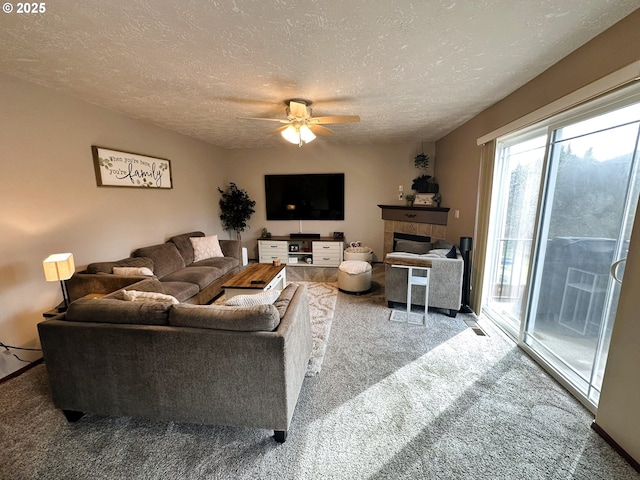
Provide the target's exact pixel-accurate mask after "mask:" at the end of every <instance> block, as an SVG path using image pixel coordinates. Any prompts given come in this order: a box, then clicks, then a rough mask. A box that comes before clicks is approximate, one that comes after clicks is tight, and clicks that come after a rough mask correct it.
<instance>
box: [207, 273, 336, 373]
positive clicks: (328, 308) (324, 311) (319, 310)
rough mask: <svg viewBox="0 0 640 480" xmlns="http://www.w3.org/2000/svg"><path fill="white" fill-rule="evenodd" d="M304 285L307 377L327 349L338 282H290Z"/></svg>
mask: <svg viewBox="0 0 640 480" xmlns="http://www.w3.org/2000/svg"><path fill="white" fill-rule="evenodd" d="M290 283H298V284H302V285H306V287H307V293H308V296H309V315H310V317H311V336H312V338H313V350H312V351H311V358H310V359H309V365H308V366H307V373H306V376H307V377H313V376H315V375H317V374H318V373H320V370H322V362H323V361H324V354H325V352H326V351H327V342H328V341H329V333H330V332H331V323H332V322H333V315H334V312H335V309H336V299H337V298H338V284H337V283H335V282H332V283H321V282H290ZM224 302H225V297H224V295H222V296H221V297H220V298H218V299H217V300H216V301H215V304H216V305H222V304H224Z"/></svg>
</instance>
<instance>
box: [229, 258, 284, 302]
mask: <svg viewBox="0 0 640 480" xmlns="http://www.w3.org/2000/svg"><path fill="white" fill-rule="evenodd" d="M284 267H285V266H284V265H279V266H277V267H274V266H273V265H271V264H270V263H253V264H251V265H249V266H248V267H247V268H245V269H244V270H242V271H241V272H240V273H239V274H238V275H236V276H235V277H233V278H232V279H231V280H229V281H228V282H227V283H225V284H224V285H222V288H224V295H225V297H226V298H227V300H228V299H230V298H232V297H235V296H236V295H247V294H253V293H260V292H264V291H267V290H272V289H276V290H283V289H284V287H285V286H286V284H287V276H286V270H285V268H284Z"/></svg>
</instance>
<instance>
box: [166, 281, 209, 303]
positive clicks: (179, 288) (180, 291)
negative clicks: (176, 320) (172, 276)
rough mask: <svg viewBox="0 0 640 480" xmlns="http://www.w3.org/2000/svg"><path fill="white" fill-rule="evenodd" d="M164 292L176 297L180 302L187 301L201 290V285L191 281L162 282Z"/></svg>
mask: <svg viewBox="0 0 640 480" xmlns="http://www.w3.org/2000/svg"><path fill="white" fill-rule="evenodd" d="M162 286H163V287H164V293H166V294H167V295H171V296H172V297H176V298H177V299H178V301H179V302H186V301H187V300H188V299H190V298H191V297H193V296H194V295H197V294H198V293H199V292H200V287H198V285H196V284H195V283H189V282H162Z"/></svg>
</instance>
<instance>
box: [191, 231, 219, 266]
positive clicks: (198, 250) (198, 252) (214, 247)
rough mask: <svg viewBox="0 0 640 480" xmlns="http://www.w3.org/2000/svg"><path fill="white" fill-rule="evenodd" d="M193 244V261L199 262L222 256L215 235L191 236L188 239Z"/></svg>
mask: <svg viewBox="0 0 640 480" xmlns="http://www.w3.org/2000/svg"><path fill="white" fill-rule="evenodd" d="M189 240H190V241H191V245H193V261H194V262H199V261H200V260H205V259H207V258H216V257H224V254H223V253H222V248H220V242H219V241H218V236H217V235H211V236H209V237H193V238H190V239H189Z"/></svg>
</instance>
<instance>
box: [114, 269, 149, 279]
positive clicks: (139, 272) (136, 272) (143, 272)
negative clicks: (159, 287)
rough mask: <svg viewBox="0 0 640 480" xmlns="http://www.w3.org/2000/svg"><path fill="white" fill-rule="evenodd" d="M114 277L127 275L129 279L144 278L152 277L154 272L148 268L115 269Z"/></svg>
mask: <svg viewBox="0 0 640 480" xmlns="http://www.w3.org/2000/svg"><path fill="white" fill-rule="evenodd" d="M113 273H114V275H125V276H127V277H133V276H144V277H152V276H153V272H152V271H151V269H149V268H147V267H113Z"/></svg>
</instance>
